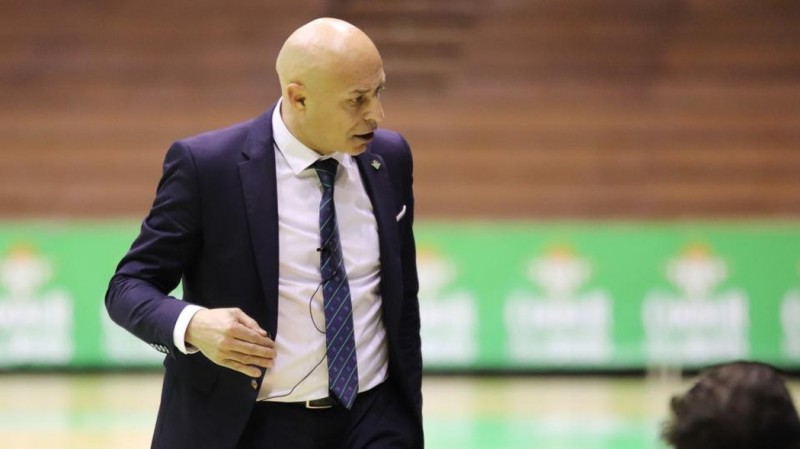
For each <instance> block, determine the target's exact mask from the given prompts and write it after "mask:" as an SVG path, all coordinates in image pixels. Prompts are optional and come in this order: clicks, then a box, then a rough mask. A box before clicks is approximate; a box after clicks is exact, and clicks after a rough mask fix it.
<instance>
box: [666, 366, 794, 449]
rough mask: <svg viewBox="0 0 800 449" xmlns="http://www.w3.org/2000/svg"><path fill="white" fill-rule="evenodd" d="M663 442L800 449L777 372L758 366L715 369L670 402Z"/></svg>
mask: <svg viewBox="0 0 800 449" xmlns="http://www.w3.org/2000/svg"><path fill="white" fill-rule="evenodd" d="M670 409H671V417H670V419H669V421H668V422H667V423H666V425H665V426H664V429H663V433H662V437H663V439H664V441H666V442H667V443H668V444H670V445H671V446H672V447H674V448H675V449H800V419H799V418H798V416H797V410H796V409H795V406H794V403H793V402H792V397H791V395H790V393H789V390H788V389H787V388H786V384H785V383H784V380H783V378H782V377H781V375H780V374H779V373H778V372H777V370H776V369H775V368H773V367H771V366H769V365H767V364H763V363H758V362H745V361H738V362H731V363H725V364H722V365H717V366H713V367H711V368H708V369H706V370H704V371H703V372H702V373H701V374H700V378H699V379H698V380H697V382H696V383H695V384H694V385H693V386H692V387H691V389H689V391H687V392H686V393H685V394H683V395H679V396H675V397H673V398H672V400H671V402H670Z"/></svg>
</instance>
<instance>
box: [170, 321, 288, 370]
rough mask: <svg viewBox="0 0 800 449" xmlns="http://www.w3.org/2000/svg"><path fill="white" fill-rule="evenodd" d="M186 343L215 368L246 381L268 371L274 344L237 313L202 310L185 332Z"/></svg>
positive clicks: (256, 324) (252, 322)
mask: <svg viewBox="0 0 800 449" xmlns="http://www.w3.org/2000/svg"><path fill="white" fill-rule="evenodd" d="M185 340H186V342H187V343H189V344H191V345H194V346H195V347H196V348H197V349H199V350H200V352H202V353H203V354H204V355H205V356H206V357H208V358H209V359H210V360H211V361H212V362H214V363H216V364H217V365H222V366H224V367H227V368H230V369H232V370H235V371H239V372H240V373H242V374H246V375H248V376H250V377H261V369H259V368H270V367H272V364H273V361H274V359H275V342H274V341H272V339H270V338H269V336H268V334H267V331H265V330H264V329H261V327H260V326H259V325H258V323H257V322H256V321H255V320H254V319H252V318H250V317H249V316H247V315H246V314H245V313H244V312H242V311H241V310H240V309H236V308H234V309H203V310H199V311H198V312H197V313H195V314H194V316H193V317H192V319H191V321H189V327H187V328H186V338H185Z"/></svg>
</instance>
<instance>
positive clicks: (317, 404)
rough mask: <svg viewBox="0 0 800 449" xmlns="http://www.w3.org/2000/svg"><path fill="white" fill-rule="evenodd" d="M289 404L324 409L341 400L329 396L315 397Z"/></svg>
mask: <svg viewBox="0 0 800 449" xmlns="http://www.w3.org/2000/svg"><path fill="white" fill-rule="evenodd" d="M289 404H293V405H300V406H302V407H305V408H307V409H312V410H322V409H326V408H333V406H335V405H337V404H339V401H337V400H336V399H334V398H332V397H330V396H328V397H327V398H322V399H313V400H311V401H300V402H289Z"/></svg>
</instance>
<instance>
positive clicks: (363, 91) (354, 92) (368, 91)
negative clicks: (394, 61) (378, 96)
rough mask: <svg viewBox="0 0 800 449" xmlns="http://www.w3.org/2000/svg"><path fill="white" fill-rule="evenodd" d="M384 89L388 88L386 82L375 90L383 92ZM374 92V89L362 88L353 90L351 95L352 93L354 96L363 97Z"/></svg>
mask: <svg viewBox="0 0 800 449" xmlns="http://www.w3.org/2000/svg"><path fill="white" fill-rule="evenodd" d="M384 87H386V82H385V81H384V82H381V83H380V84H378V87H377V88H375V90H376V91H377V90H381V89H383V88H384ZM372 91H373V89H371V88H369V87H362V88H360V89H353V90H351V91H350V93H352V94H362V95H363V94H368V93H370V92H372Z"/></svg>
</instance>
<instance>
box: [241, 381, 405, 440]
mask: <svg viewBox="0 0 800 449" xmlns="http://www.w3.org/2000/svg"><path fill="white" fill-rule="evenodd" d="M415 419H416V418H415V417H414V416H413V414H412V413H411V412H410V411H409V410H408V408H407V407H406V406H405V405H404V402H403V400H402V398H401V397H400V395H399V394H398V393H397V392H396V391H395V389H394V388H392V386H391V384H390V383H389V382H388V381H387V382H384V383H383V384H381V385H379V386H378V387H375V388H373V389H371V390H369V391H366V392H363V393H360V394H359V395H358V397H357V398H356V402H355V404H353V408H352V409H351V410H349V411H348V410H346V409H345V408H344V407H341V406H338V405H337V406H334V407H333V408H329V409H321V410H314V409H307V408H305V407H303V406H302V405H299V404H285V403H280V402H259V403H257V404H256V405H255V407H254V409H253V413H252V414H251V415H250V420H249V421H248V423H247V427H246V428H245V431H244V434H243V435H242V438H241V440H240V441H239V444H238V445H237V449H415V448H414V445H415V444H416V441H417V435H416V432H417V430H416V429H417V426H416V425H415Z"/></svg>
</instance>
